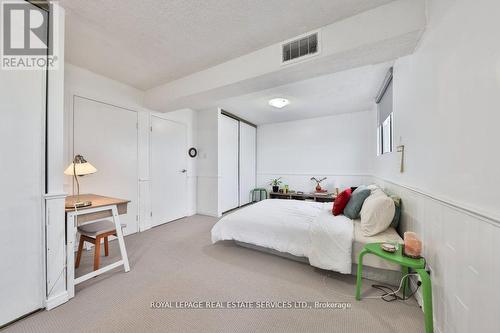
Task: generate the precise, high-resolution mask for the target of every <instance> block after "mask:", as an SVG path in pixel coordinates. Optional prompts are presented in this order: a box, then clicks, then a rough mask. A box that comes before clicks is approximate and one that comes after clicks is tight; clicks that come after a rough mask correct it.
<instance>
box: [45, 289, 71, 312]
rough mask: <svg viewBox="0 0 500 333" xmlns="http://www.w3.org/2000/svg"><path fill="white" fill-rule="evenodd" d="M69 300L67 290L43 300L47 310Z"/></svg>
mask: <svg viewBox="0 0 500 333" xmlns="http://www.w3.org/2000/svg"><path fill="white" fill-rule="evenodd" d="M68 300H69V295H68V292H67V291H64V292H62V293H60V294H59V295H56V296H51V297H49V298H47V299H46V300H45V308H46V309H47V310H52V309H54V308H56V307H58V306H59V305H61V304H64V303H66V302H67V301H68Z"/></svg>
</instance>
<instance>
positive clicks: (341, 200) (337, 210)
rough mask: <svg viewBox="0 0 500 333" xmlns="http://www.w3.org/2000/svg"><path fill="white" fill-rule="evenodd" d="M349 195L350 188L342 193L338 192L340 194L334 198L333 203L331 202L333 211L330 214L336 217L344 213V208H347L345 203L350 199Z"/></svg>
mask: <svg viewBox="0 0 500 333" xmlns="http://www.w3.org/2000/svg"><path fill="white" fill-rule="evenodd" d="M351 193H352V190H351V189H350V188H348V189H345V190H344V191H342V192H340V194H339V195H338V196H337V197H336V198H335V201H334V202H333V209H332V213H333V215H335V216H337V215H340V214H342V213H343V212H344V208H345V206H347V203H348V202H349V199H350V198H351Z"/></svg>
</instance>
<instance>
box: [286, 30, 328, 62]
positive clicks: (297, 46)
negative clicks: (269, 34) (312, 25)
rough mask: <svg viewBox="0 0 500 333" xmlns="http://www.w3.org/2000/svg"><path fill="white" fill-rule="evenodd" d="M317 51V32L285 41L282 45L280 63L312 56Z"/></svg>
mask: <svg viewBox="0 0 500 333" xmlns="http://www.w3.org/2000/svg"><path fill="white" fill-rule="evenodd" d="M318 51H319V43H318V32H315V33H312V34H309V35H305V36H302V37H299V38H296V39H294V40H291V41H287V42H285V43H284V44H283V45H282V52H283V54H282V58H281V59H282V64H287V63H290V62H294V61H295V60H296V59H301V60H302V59H303V57H305V56H312V55H315V54H317V53H318Z"/></svg>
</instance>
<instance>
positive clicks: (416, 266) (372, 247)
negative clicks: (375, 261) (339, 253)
mask: <svg viewBox="0 0 500 333" xmlns="http://www.w3.org/2000/svg"><path fill="white" fill-rule="evenodd" d="M380 244H381V243H370V244H366V245H365V246H364V247H363V250H362V251H361V252H360V253H359V259H358V275H357V278H356V281H357V282H356V299H357V300H358V301H359V300H360V299H361V276H362V274H363V256H364V255H365V254H367V253H371V254H373V255H376V256H377V257H380V258H382V259H385V260H387V261H390V262H393V263H395V264H398V265H401V270H402V273H403V276H404V275H406V274H408V272H409V269H410V268H412V269H413V270H415V271H416V272H417V273H418V275H419V276H420V280H421V281H422V294H423V302H424V317H425V332H426V333H433V332H434V327H433V326H434V323H433V318H432V286H431V279H430V277H429V274H428V273H427V271H426V270H425V259H423V258H420V259H412V258H408V257H406V256H403V254H402V250H403V247H402V246H399V247H398V250H397V251H396V252H394V253H389V252H386V251H384V250H382V249H381V248H380ZM408 279H409V277H406V278H405V279H404V281H403V295H404V293H405V292H406V290H407V288H408Z"/></svg>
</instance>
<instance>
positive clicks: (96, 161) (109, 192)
mask: <svg viewBox="0 0 500 333" xmlns="http://www.w3.org/2000/svg"><path fill="white" fill-rule="evenodd" d="M73 98H74V101H73V102H74V112H73V113H74V114H73V117H74V118H73V124H74V128H73V146H74V154H81V155H83V157H85V159H86V160H87V161H89V162H90V163H92V165H94V166H95V167H96V168H97V172H96V173H94V174H91V175H88V176H84V177H81V178H80V193H93V194H99V195H105V196H111V197H117V198H123V199H128V200H131V202H130V203H129V205H128V209H127V214H126V215H122V216H120V222H121V223H125V224H126V225H127V227H126V228H125V229H124V232H125V234H131V233H134V232H137V231H138V229H139V228H138V221H137V214H138V204H137V201H138V189H137V186H138V185H137V179H138V174H137V173H138V167H137V165H138V163H137V160H138V159H137V112H135V111H131V110H128V109H124V108H121V107H118V106H113V105H110V104H107V103H102V102H99V101H96V100H92V99H87V98H83V97H79V96H73ZM70 158H71V157H70ZM68 163H69V161H68ZM68 180H69V179H68ZM69 181H70V180H69Z"/></svg>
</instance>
